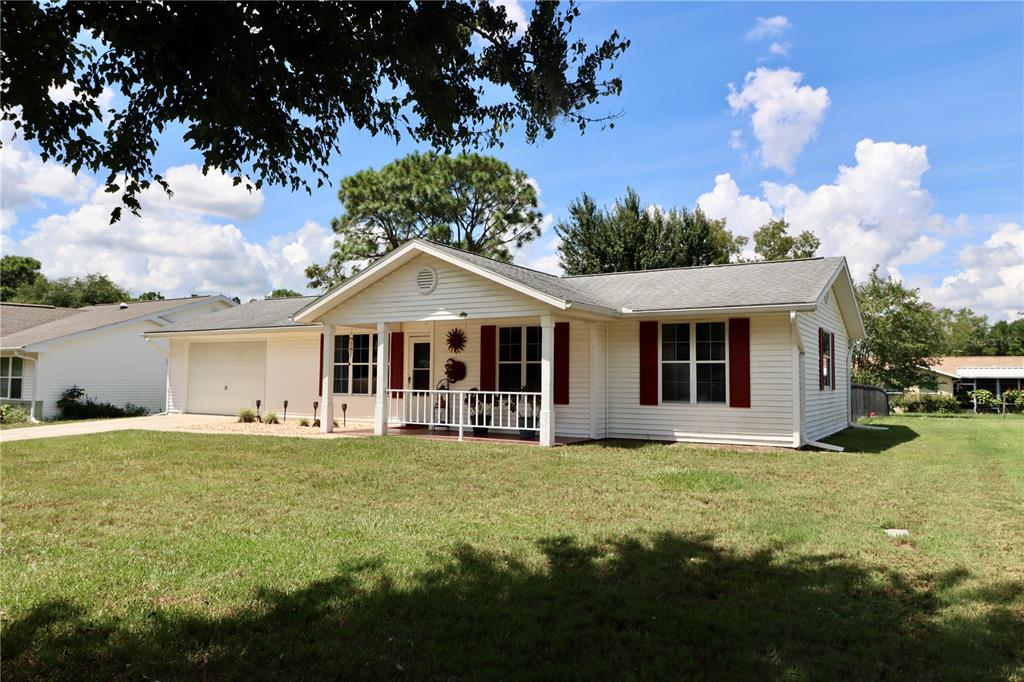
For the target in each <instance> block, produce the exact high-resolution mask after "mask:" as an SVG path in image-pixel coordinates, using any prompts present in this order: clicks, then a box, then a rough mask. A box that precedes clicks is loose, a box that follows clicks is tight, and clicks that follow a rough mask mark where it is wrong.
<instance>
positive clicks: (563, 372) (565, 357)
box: [554, 322, 569, 405]
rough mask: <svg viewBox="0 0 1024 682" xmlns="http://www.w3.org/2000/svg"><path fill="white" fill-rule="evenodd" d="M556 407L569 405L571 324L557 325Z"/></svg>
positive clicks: (561, 323) (558, 323) (559, 323)
mask: <svg viewBox="0 0 1024 682" xmlns="http://www.w3.org/2000/svg"><path fill="white" fill-rule="evenodd" d="M554 370H555V396H554V398H555V405H568V404H569V323H568V322H556V323H555V367H554Z"/></svg>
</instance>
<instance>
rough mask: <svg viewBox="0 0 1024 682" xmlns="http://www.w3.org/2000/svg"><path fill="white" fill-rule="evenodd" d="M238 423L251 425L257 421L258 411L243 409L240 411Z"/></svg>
mask: <svg viewBox="0 0 1024 682" xmlns="http://www.w3.org/2000/svg"><path fill="white" fill-rule="evenodd" d="M238 421H240V422H242V423H243V424H251V423H253V422H254V421H256V410H253V409H251V408H248V407H243V408H242V409H240V410H239V411H238Z"/></svg>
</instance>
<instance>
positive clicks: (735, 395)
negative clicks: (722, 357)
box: [729, 317, 750, 407]
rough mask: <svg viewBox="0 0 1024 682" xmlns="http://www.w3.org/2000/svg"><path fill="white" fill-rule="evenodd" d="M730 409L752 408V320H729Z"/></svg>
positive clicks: (741, 318) (746, 318) (738, 318)
mask: <svg viewBox="0 0 1024 682" xmlns="http://www.w3.org/2000/svg"><path fill="white" fill-rule="evenodd" d="M729 407H750V318H749V317H737V318H733V319H730V320H729Z"/></svg>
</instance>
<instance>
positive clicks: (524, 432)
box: [512, 386, 540, 440]
mask: <svg viewBox="0 0 1024 682" xmlns="http://www.w3.org/2000/svg"><path fill="white" fill-rule="evenodd" d="M522 391H523V393H536V392H537V391H538V388H537V387H536V386H523V388H522ZM512 411H513V412H517V414H518V421H519V440H535V439H536V438H537V437H538V436H540V433H539V432H538V431H536V428H537V422H538V420H539V419H540V405H538V404H537V400H536V399H535V398H534V397H533V396H528V397H524V398H523V399H522V401H518V400H516V401H514V402H513V403H512Z"/></svg>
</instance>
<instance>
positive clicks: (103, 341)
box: [26, 321, 167, 419]
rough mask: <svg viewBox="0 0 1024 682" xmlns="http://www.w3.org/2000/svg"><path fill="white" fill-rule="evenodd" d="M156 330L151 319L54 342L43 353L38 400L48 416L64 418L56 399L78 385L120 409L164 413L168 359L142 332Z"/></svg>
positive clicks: (50, 417) (28, 390) (92, 396)
mask: <svg viewBox="0 0 1024 682" xmlns="http://www.w3.org/2000/svg"><path fill="white" fill-rule="evenodd" d="M157 328H158V327H157V325H156V324H154V323H152V322H147V321H140V322H136V323H132V324H124V325H118V326H115V327H111V328H109V329H105V330H98V331H96V332H93V333H90V334H83V335H82V336H78V337H75V338H71V339H68V340H66V341H60V342H54V343H52V344H50V345H49V347H47V348H46V349H45V350H43V351H41V352H40V353H39V369H38V371H39V389H38V390H39V397H38V400H42V401H43V413H42V416H43V418H45V419H52V418H54V417H56V416H58V415H59V410H58V409H57V400H59V399H60V396H61V394H62V393H63V392H64V390H65V389H67V388H69V387H71V386H73V385H77V386H79V387H81V388H83V389H85V392H86V394H87V395H89V396H90V397H91V398H93V399H95V400H98V401H101V402H109V403H113V404H114V405H117V406H119V407H120V406H123V405H125V403H132V404H134V405H141V406H142V407H145V408H146V409H147V410H149V411H150V412H151V413H158V412H162V411H163V410H164V386H165V382H166V376H167V360H166V356H164V354H163V353H161V352H160V351H159V350H157V349H156V348H154V347H151V346H150V344H148V343H146V340H145V339H144V338H142V333H143V332H146V331H153V330H155V329H157ZM27 364H31V363H27ZM29 392H31V385H29V386H28V387H27V388H26V394H27V393H29Z"/></svg>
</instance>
